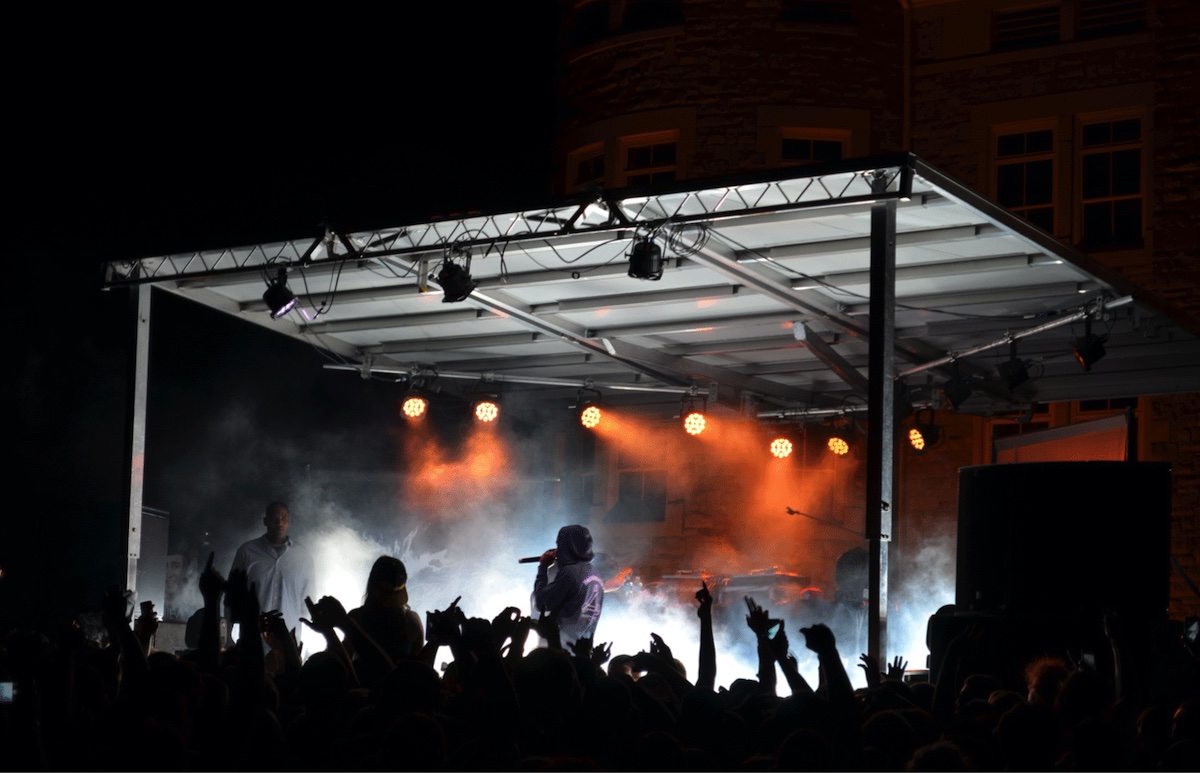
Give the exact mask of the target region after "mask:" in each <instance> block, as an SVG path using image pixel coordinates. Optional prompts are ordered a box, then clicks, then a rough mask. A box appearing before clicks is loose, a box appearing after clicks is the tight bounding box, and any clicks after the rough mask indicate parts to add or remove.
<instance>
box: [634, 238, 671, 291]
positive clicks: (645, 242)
mask: <svg viewBox="0 0 1200 773" xmlns="http://www.w3.org/2000/svg"><path fill="white" fill-rule="evenodd" d="M662 275H663V255H662V248H661V247H659V246H658V245H657V244H655V243H654V238H653V236H643V237H640V238H636V239H634V242H633V246H632V247H630V248H629V276H631V277H633V278H634V279H649V280H651V281H657V280H659V279H662Z"/></svg>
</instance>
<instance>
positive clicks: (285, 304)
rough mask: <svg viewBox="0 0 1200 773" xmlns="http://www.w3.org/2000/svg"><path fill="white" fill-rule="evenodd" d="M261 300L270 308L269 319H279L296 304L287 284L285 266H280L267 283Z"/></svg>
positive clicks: (293, 294)
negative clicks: (273, 277)
mask: <svg viewBox="0 0 1200 773" xmlns="http://www.w3.org/2000/svg"><path fill="white" fill-rule="evenodd" d="M263 302H264V303H266V304H267V308H268V309H270V310H271V319H279V318H280V317H282V316H283V315H284V314H287V313H288V312H289V311H291V310H292V309H293V308H294V307H295V306H296V294H295V293H293V292H292V291H291V289H290V288H289V287H288V284H287V266H280V267H279V271H278V272H277V273H276V274H275V279H273V280H272V281H270V282H268V283H267V291H266V292H265V293H263Z"/></svg>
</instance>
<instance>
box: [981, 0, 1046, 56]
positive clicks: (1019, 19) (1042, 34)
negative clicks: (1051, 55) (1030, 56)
mask: <svg viewBox="0 0 1200 773" xmlns="http://www.w3.org/2000/svg"><path fill="white" fill-rule="evenodd" d="M1058 38H1059V10H1058V5H1057V4H1055V5H1041V6H1037V7H1036V8H1021V9H1020V10H1016V11H1007V12H1002V13H997V14H996V15H995V16H994V17H993V18H992V50H993V51H1016V50H1018V49H1022V48H1037V47H1038V46H1049V45H1053V44H1054V43H1057V42H1058Z"/></svg>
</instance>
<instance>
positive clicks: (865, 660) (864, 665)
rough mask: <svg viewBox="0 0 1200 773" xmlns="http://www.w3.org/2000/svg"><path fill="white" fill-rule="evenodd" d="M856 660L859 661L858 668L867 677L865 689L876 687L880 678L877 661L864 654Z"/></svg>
mask: <svg viewBox="0 0 1200 773" xmlns="http://www.w3.org/2000/svg"><path fill="white" fill-rule="evenodd" d="M858 659H859V660H860V661H861V662H860V663H859V664H858V667H859V668H861V669H862V670H863V673H864V674H865V675H866V677H867V687H871V688H874V687H878V686H879V681H880V677H881V674H880V673H879V661H878V660H876V659H875V658H873V657H871V656H870V655H868V654H867V653H865V652H864V653H862V654H861V655H859V656H858Z"/></svg>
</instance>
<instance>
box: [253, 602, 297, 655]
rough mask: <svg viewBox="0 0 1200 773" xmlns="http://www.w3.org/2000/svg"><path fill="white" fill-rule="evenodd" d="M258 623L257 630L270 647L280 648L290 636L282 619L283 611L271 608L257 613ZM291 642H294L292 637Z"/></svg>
mask: <svg viewBox="0 0 1200 773" xmlns="http://www.w3.org/2000/svg"><path fill="white" fill-rule="evenodd" d="M306 601H307V599H306ZM258 624H259V630H260V631H262V633H263V636H265V637H266V639H267V644H269V645H271V649H282V648H283V646H284V644H285V641H284V640H285V639H291V638H292V633H291V632H290V631H289V630H288V627H287V623H285V622H284V621H283V613H282V612H280V611H279V610H278V609H272V610H271V611H270V612H264V613H262V614H261V615H259V618H258ZM292 643H293V644H294V643H295V640H294V639H292Z"/></svg>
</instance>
